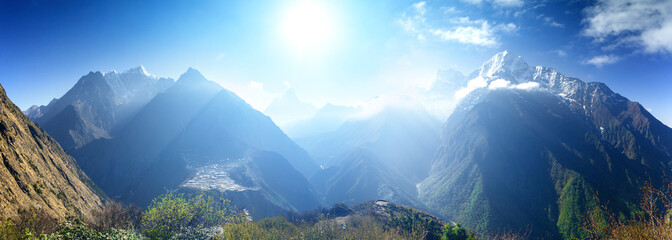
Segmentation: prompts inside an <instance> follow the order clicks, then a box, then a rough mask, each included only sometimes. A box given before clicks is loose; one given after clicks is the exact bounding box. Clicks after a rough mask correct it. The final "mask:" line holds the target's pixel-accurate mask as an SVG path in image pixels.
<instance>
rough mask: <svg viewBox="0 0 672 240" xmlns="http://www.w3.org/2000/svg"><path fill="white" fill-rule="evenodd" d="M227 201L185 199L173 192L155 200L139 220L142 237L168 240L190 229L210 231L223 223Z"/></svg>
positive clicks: (197, 197) (201, 197)
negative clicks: (206, 229)
mask: <svg viewBox="0 0 672 240" xmlns="http://www.w3.org/2000/svg"><path fill="white" fill-rule="evenodd" d="M227 210H228V200H226V199H224V198H222V197H219V198H215V197H212V196H211V195H206V194H198V195H195V196H193V197H191V198H186V197H185V196H184V194H176V193H174V192H172V191H170V192H168V193H166V194H164V195H162V196H160V197H158V198H155V199H154V200H153V201H152V203H151V205H150V206H149V209H148V210H147V212H146V213H145V214H144V216H143V217H142V228H143V230H142V233H143V234H144V235H145V236H147V237H149V238H152V239H170V238H172V237H174V236H176V235H178V234H180V233H181V232H183V231H185V232H186V231H190V230H189V229H190V228H197V229H201V228H209V227H213V226H218V225H221V224H222V223H224V222H226V221H227V219H228V217H227Z"/></svg>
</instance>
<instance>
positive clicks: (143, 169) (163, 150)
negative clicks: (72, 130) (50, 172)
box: [72, 68, 319, 215]
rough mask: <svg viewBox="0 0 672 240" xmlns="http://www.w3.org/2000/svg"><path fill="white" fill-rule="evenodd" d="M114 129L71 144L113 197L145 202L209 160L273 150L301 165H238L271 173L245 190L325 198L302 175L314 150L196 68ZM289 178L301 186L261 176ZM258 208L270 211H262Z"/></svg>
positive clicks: (279, 202) (301, 202)
mask: <svg viewBox="0 0 672 240" xmlns="http://www.w3.org/2000/svg"><path fill="white" fill-rule="evenodd" d="M115 133H116V135H115V136H114V138H110V139H104V138H103V139H98V140H95V141H93V142H91V143H89V144H87V145H85V146H83V147H81V148H79V149H76V150H74V151H73V152H72V154H73V156H75V158H76V159H77V160H78V162H79V163H80V165H81V166H82V168H83V169H84V170H85V171H86V172H87V173H88V174H89V175H90V176H91V177H92V179H93V180H94V181H95V182H96V183H97V184H98V185H99V186H101V188H102V189H103V190H105V192H106V193H108V195H110V196H111V197H113V198H117V199H121V200H123V201H125V202H128V203H136V204H139V205H140V206H146V205H148V204H149V202H150V201H151V199H153V198H154V197H156V196H158V195H160V194H162V193H163V192H165V189H174V188H178V187H180V186H181V185H183V183H185V182H186V181H188V180H189V179H192V178H194V177H195V175H194V174H196V173H198V172H199V169H203V168H204V167H206V166H209V165H213V164H222V165H230V164H232V163H234V162H239V161H243V160H244V159H251V160H252V162H253V163H254V162H259V161H271V160H270V159H265V158H271V159H272V161H274V163H275V164H280V165H282V164H283V163H284V164H285V165H282V166H284V167H283V168H284V169H292V170H293V169H294V168H295V169H296V171H289V170H286V171H285V173H284V174H287V175H288V176H287V177H286V178H280V179H273V178H272V177H271V176H267V174H269V172H268V171H263V169H265V168H256V167H248V168H238V169H239V170H241V171H242V170H244V171H243V172H235V174H243V175H246V176H248V177H251V176H254V175H259V174H260V175H261V176H262V177H261V178H269V179H272V181H271V180H268V181H265V180H259V181H262V182H256V183H254V184H252V185H250V186H252V187H249V186H248V187H249V188H247V189H246V190H244V191H249V192H251V193H245V194H247V195H255V194H257V193H254V192H259V191H261V192H264V193H261V194H257V195H255V196H262V197H263V198H262V199H255V200H254V201H255V202H258V203H259V204H266V205H269V204H270V205H269V206H276V207H278V206H279V207H280V209H285V210H295V209H300V210H303V209H308V208H313V207H317V206H319V201H318V200H317V197H316V196H315V195H314V193H313V192H312V188H311V187H310V185H309V184H308V182H307V180H305V177H304V176H303V175H309V174H312V173H313V172H316V171H317V170H318V167H317V165H316V164H314V163H313V162H312V159H311V158H310V156H309V155H308V154H307V153H306V152H305V151H304V150H303V149H301V148H300V147H299V146H298V145H296V144H295V143H294V142H293V141H291V139H289V138H288V137H287V136H286V135H285V134H284V133H283V132H282V131H281V130H280V129H279V128H278V127H277V126H276V125H275V124H274V123H273V122H272V121H271V119H270V118H269V117H267V116H265V115H263V114H262V113H260V112H258V111H256V110H254V109H253V108H252V107H251V106H250V105H249V104H247V103H246V102H245V101H243V100H242V99H240V98H239V97H238V96H237V95H236V94H234V93H233V92H230V91H228V90H226V89H223V88H222V87H221V86H219V85H218V84H216V83H214V82H212V81H209V80H207V79H205V77H203V76H202V75H201V74H200V72H198V71H197V70H195V69H192V68H190V69H189V70H187V72H185V73H184V74H183V75H182V76H180V78H179V79H178V80H177V82H175V84H173V85H172V86H171V87H170V88H168V89H166V90H165V91H163V92H162V93H159V94H157V95H156V96H155V97H154V98H153V99H152V100H151V101H149V102H148V103H147V104H145V105H144V106H143V107H142V108H141V109H140V110H139V111H138V112H137V113H136V114H135V115H134V116H133V117H132V118H131V119H130V120H128V122H127V124H125V126H123V127H122V128H120V129H118V130H117V131H116V132H115ZM257 151H272V152H277V153H278V155H268V154H255V152H257ZM278 166H279V165H278ZM227 174H228V175H232V174H233V173H231V172H228V173H227ZM290 176H291V177H290ZM231 179H233V178H231ZM289 179H303V182H302V181H299V180H293V181H292V182H290V183H288V184H295V185H294V187H295V188H296V189H297V191H300V192H295V193H291V194H290V192H286V191H284V192H283V191H279V190H278V189H275V188H268V187H269V186H273V185H272V184H271V185H264V184H261V183H263V182H266V183H268V182H273V183H280V182H283V181H290V180H289ZM235 183H236V184H240V183H237V182H235ZM243 185H244V184H243ZM254 186H257V187H258V188H256V187H254ZM226 189H227V188H226V187H224V188H221V189H219V190H226ZM278 193H280V194H284V195H278ZM273 196H276V197H273ZM277 196H281V197H277ZM291 196H303V197H302V198H300V199H296V198H291ZM267 209H270V208H267ZM274 211H275V210H274ZM259 214H267V215H268V214H269V213H268V212H261V211H260V212H259Z"/></svg>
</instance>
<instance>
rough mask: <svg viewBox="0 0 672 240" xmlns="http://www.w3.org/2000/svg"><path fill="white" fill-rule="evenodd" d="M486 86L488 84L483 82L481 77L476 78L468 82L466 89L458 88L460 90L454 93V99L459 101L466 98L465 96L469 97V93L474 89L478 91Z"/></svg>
mask: <svg viewBox="0 0 672 240" xmlns="http://www.w3.org/2000/svg"><path fill="white" fill-rule="evenodd" d="M487 86H488V82H487V81H485V79H483V78H482V77H480V76H478V77H476V78H474V79H471V80H469V82H468V83H467V86H466V87H463V88H460V90H457V91H456V92H455V99H456V100H460V99H462V98H464V97H466V96H467V95H469V93H471V92H472V91H474V90H476V89H479V88H484V87H487Z"/></svg>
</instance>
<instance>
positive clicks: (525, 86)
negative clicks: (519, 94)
mask: <svg viewBox="0 0 672 240" xmlns="http://www.w3.org/2000/svg"><path fill="white" fill-rule="evenodd" d="M513 88H515V89H521V90H527V91H531V90H535V89H539V83H538V82H526V83H521V84H518V85H515V86H513Z"/></svg>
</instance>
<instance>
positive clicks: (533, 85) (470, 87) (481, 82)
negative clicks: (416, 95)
mask: <svg viewBox="0 0 672 240" xmlns="http://www.w3.org/2000/svg"><path fill="white" fill-rule="evenodd" d="M485 87H487V88H488V90H496V89H520V90H526V91H532V90H536V89H539V83H537V82H525V83H521V84H511V81H508V80H504V79H501V78H500V79H495V80H493V81H491V82H490V83H488V81H487V80H485V79H483V78H482V77H480V76H478V77H476V78H474V79H471V80H469V82H468V83H467V86H466V87H463V88H461V89H459V90H457V91H456V92H455V96H454V98H455V100H458V101H459V100H461V99H463V98H464V97H466V96H467V95H469V93H471V92H473V91H474V90H476V89H479V88H485Z"/></svg>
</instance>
